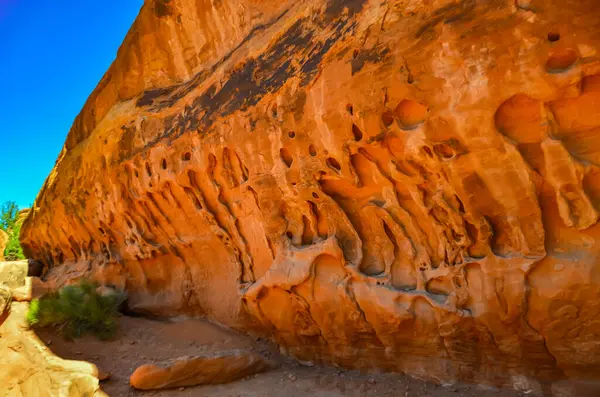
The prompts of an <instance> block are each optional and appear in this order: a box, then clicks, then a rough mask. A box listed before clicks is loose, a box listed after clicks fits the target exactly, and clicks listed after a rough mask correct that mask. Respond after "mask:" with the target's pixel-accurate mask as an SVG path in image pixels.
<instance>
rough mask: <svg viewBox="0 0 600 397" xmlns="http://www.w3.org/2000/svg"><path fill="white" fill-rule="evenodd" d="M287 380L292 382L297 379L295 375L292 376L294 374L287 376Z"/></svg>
mask: <svg viewBox="0 0 600 397" xmlns="http://www.w3.org/2000/svg"><path fill="white" fill-rule="evenodd" d="M288 378H289V379H290V380H291V381H292V382H293V381H295V380H296V379H297V378H296V375H294V374H289V375H288Z"/></svg>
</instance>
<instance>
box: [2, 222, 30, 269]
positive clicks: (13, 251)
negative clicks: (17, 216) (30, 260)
mask: <svg viewBox="0 0 600 397" xmlns="http://www.w3.org/2000/svg"><path fill="white" fill-rule="evenodd" d="M22 223H23V221H17V222H16V223H15V224H14V225H13V226H12V228H11V229H9V231H8V243H7V244H6V248H5V249H4V260H7V261H18V260H21V259H25V255H23V248H21V242H20V241H19V235H20V234H21V224H22Z"/></svg>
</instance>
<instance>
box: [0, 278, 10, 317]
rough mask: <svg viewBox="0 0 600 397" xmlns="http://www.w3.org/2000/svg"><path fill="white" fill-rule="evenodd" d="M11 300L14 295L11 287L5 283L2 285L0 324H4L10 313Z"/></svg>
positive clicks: (0, 287) (0, 288)
mask: <svg viewBox="0 0 600 397" xmlns="http://www.w3.org/2000/svg"><path fill="white" fill-rule="evenodd" d="M11 302H12V296H11V293H10V289H9V288H8V287H6V286H4V285H0V325H2V323H4V322H5V321H6V319H7V318H8V316H9V315H10V304H11Z"/></svg>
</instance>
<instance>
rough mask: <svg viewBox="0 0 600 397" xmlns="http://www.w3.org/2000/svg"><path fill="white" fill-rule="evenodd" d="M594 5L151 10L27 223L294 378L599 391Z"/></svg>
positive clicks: (29, 243)
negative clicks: (245, 341) (350, 374)
mask: <svg viewBox="0 0 600 397" xmlns="http://www.w3.org/2000/svg"><path fill="white" fill-rule="evenodd" d="M599 49H600V7H599V6H598V3H597V0H577V1H575V0H531V1H524V0H519V1H517V2H515V1H513V0H481V1H479V0H464V1H450V0H427V1H423V0H403V1H400V0H388V1H379V0H294V1H291V0H289V1H281V2H274V1H273V2H271V1H264V0H221V1H212V2H209V1H202V0H196V1H193V0H170V1H169V0H147V1H146V3H145V4H144V6H143V8H142V10H141V12H140V15H139V17H138V19H137V20H136V22H135V23H134V25H133V27H132V29H131V31H130V32H129V34H128V35H127V38H126V39H125V41H124V43H123V45H122V47H121V48H120V50H119V53H118V56H117V59H116V61H115V62H114V64H113V65H112V66H111V68H110V69H109V71H108V72H107V74H106V76H105V77H104V78H103V79H102V81H101V82H100V84H99V86H98V87H97V88H96V90H95V91H94V93H92V95H91V96H90V99H89V100H88V102H87V103H86V105H85V107H84V108H83V110H82V112H81V114H80V115H79V116H78V118H77V120H76V121H75V123H74V125H73V127H72V129H71V131H70V133H69V136H68V138H67V142H66V144H65V147H64V149H63V151H62V153H61V155H60V157H59V159H58V161H57V164H56V166H55V168H54V170H53V171H52V173H51V174H50V176H49V177H48V179H47V181H46V183H45V185H44V187H43V189H42V191H41V192H40V194H39V196H38V198H37V200H36V202H35V205H34V210H33V211H32V212H31V214H30V216H29V217H28V219H27V220H26V222H25V224H24V225H23V230H22V234H21V240H22V243H23V245H24V247H25V249H26V251H27V253H28V255H29V256H30V257H32V258H35V259H38V260H40V261H42V262H44V263H45V264H46V265H47V266H48V267H49V268H50V272H49V273H48V274H47V275H46V277H47V278H48V279H51V280H54V281H56V282H58V283H64V282H68V280H70V279H74V278H77V277H82V276H93V277H95V278H96V279H98V280H100V281H102V282H105V283H107V284H113V285H117V286H120V287H124V288H126V289H127V290H128V292H129V294H130V297H131V299H130V302H129V304H130V306H131V307H132V309H134V310H138V311H146V312H152V313H156V314H162V315H174V314H179V313H187V314H192V315H207V316H209V317H210V318H212V319H214V320H216V321H219V322H221V323H223V324H225V325H228V326H232V327H236V328H240V329H245V330H252V331H255V332H260V333H263V334H265V335H269V336H271V337H272V338H273V339H274V340H276V341H277V342H278V343H279V344H280V345H281V346H282V349H284V350H285V351H287V352H288V353H290V354H292V355H294V356H297V357H299V358H301V359H303V360H315V361H324V362H327V363H336V364H339V365H343V366H347V367H355V368H369V367H377V368H382V369H385V370H396V371H406V372H408V373H411V374H415V375H419V376H424V377H428V378H437V379H465V380H474V381H480V382H487V383H500V384H507V383H515V382H521V381H522V380H523V379H529V380H533V379H538V380H545V379H555V380H556V379H563V378H590V377H594V376H597V374H598V373H599V372H598V370H600V338H599V335H600V324H599V323H598V320H597V316H598V314H599V313H600V304H599V303H598V302H599V300H598V298H599V297H600V264H599V263H598V255H599V254H600V245H599V244H597V243H596V241H597V239H598V237H599V236H600V226H599V225H598V223H597V221H598V211H599V210H600V154H599V153H600V56H599V54H598V52H597V51H598V50H599Z"/></svg>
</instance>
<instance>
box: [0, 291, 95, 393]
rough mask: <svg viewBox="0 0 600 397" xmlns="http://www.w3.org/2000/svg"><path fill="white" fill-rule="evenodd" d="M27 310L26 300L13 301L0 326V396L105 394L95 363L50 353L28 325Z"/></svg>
mask: <svg viewBox="0 0 600 397" xmlns="http://www.w3.org/2000/svg"><path fill="white" fill-rule="evenodd" d="M1 288H5V287H1V286H0V291H1ZM0 300H1V299H0ZM26 313H27V303H19V302H13V304H12V311H11V314H10V316H9V317H8V319H7V320H6V322H5V323H4V324H3V325H2V326H1V327H0V385H2V386H0V396H2V397H4V396H11V397H30V396H36V397H38V396H39V397H56V396H65V397H81V396H90V397H92V396H94V397H106V394H105V393H104V392H102V390H100V386H99V383H98V376H99V372H98V369H97V368H96V366H95V365H93V364H90V363H87V362H82V361H69V360H63V359H61V358H59V357H56V356H55V355H54V354H52V352H51V351H50V349H48V348H47V347H46V346H44V344H43V343H42V342H41V341H40V340H39V339H38V338H37V336H36V335H35V333H33V331H30V330H28V329H27V325H26V321H25V315H26ZM0 322H1V321H0Z"/></svg>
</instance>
